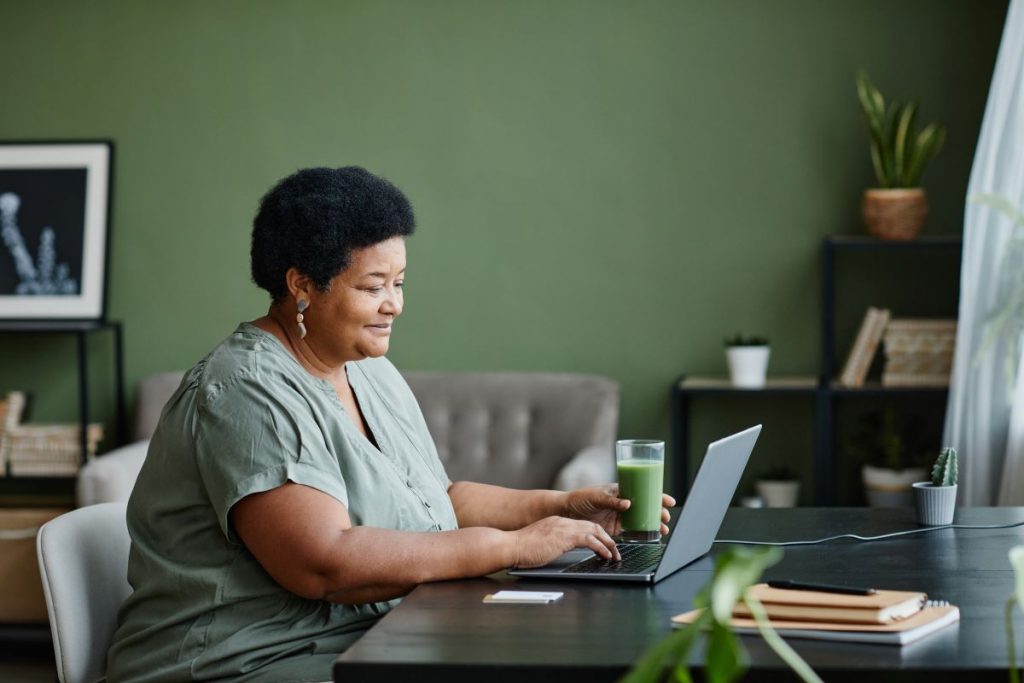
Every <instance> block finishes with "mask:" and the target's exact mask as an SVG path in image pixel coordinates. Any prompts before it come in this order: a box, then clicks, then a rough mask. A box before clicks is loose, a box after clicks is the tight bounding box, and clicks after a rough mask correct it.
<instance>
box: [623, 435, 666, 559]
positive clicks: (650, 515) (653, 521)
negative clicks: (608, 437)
mask: <svg viewBox="0 0 1024 683" xmlns="http://www.w3.org/2000/svg"><path fill="white" fill-rule="evenodd" d="M615 463H616V468H617V470H618V479H619V498H626V499H628V500H629V502H630V505H629V509H628V510H626V511H625V512H623V513H622V517H621V521H622V535H621V537H620V539H621V540H622V541H624V542H626V543H657V542H659V541H660V540H661V496H662V491H663V490H664V489H663V485H664V481H663V479H664V469H665V442H664V441H654V440H651V439H623V440H621V441H616V442H615Z"/></svg>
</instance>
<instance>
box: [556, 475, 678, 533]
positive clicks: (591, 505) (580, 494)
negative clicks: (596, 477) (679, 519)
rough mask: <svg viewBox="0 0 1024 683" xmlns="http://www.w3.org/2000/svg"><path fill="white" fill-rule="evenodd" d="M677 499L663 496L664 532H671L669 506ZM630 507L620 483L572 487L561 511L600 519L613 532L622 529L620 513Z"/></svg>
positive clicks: (580, 517) (571, 514)
mask: <svg viewBox="0 0 1024 683" xmlns="http://www.w3.org/2000/svg"><path fill="white" fill-rule="evenodd" d="M675 504H676V501H675V499H674V498H673V497H672V496H670V495H668V494H667V493H665V494H662V499H661V505H662V508H661V522H662V524H661V534H662V536H664V535H665V534H667V533H668V524H667V522H668V520H669V514H668V508H670V507H674V506H675ZM628 509H629V501H628V500H626V499H624V498H619V485H618V484H605V485H603V486H589V487H587V488H585V489H576V490H575V491H569V492H568V493H567V494H566V496H565V509H564V510H563V512H562V515H563V516H565V517H571V518H573V519H586V520H590V521H591V522H597V523H598V524H600V525H601V526H602V527H604V530H605V531H607V532H608V533H609V534H610V535H612V536H616V535H618V534H620V533H622V524H621V523H620V521H619V516H620V515H621V513H622V512H623V511H625V510H628Z"/></svg>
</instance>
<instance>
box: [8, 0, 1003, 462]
mask: <svg viewBox="0 0 1024 683" xmlns="http://www.w3.org/2000/svg"><path fill="white" fill-rule="evenodd" d="M1005 9H1006V3H1005V2H1004V1H1003V0H998V1H990V2H963V1H957V0H916V1H908V0H904V1H899V2H893V1H892V0H872V1H865V0H844V1H842V2H820V0H774V1H772V2H717V1H712V0H705V1H703V2H680V1H662V2H654V1H650V2H618V1H616V2H613V1H593V0H587V1H584V0H579V1H575V2H571V1H568V0H558V1H551V0H543V1H540V0H538V1H512V0H509V1H506V2H481V1H478V0H466V1H454V0H448V1H436V2H419V1H414V0H410V1H408V2H388V1H385V2H369V1H366V2H338V1H321V2H280V1H279V2H270V1H260V2H252V1H247V2H218V1H213V2H209V1H188V2H181V1H179V2H139V1H130V2H129V1H126V2H71V1H68V2H57V1H53V0H48V1H33V2H27V1H25V2H12V1H9V0H8V1H6V2H3V3H0V26H3V29H2V31H3V34H2V40H0V61H2V63H3V64H4V65H5V68H4V73H3V76H2V77H0V83H2V86H3V88H2V95H3V106H2V107H0V131H2V136H3V137H5V138H7V139H12V140H17V139H25V138H73V137H109V138H112V139H113V140H114V141H115V142H116V146H117V147H116V177H115V181H114V182H115V185H114V205H113V228H112V230H113V233H112V234H113V242H112V248H111V253H110V259H111V260H110V268H111V270H110V278H109V284H110V290H109V299H108V301H109V314H110V316H111V317H112V318H114V319H118V320H122V321H124V324H125V335H126V336H125V341H126V363H127V365H126V371H127V383H128V387H129V391H130V389H131V387H132V386H133V385H134V383H135V381H136V380H138V379H139V378H140V377H142V376H144V375H146V374H149V373H153V372H157V371H163V370H168V369H181V368H185V367H187V366H189V365H191V364H192V363H194V362H195V361H196V360H197V359H199V358H200V357H201V356H202V355H203V354H204V353H205V352H206V351H207V350H208V349H210V348H211V347H212V346H213V345H214V344H215V343H217V342H218V341H219V340H220V339H221V338H223V337H224V336H225V335H226V334H227V333H229V332H230V331H231V330H232V329H233V327H234V325H235V324H236V323H237V322H238V321H240V320H247V319H252V318H255V317H257V316H259V315H261V314H262V313H263V312H264V310H265V307H266V303H267V302H266V298H265V296H264V295H263V294H262V293H261V292H259V291H258V290H257V289H256V288H255V286H253V285H252V284H251V283H250V282H249V278H248V263H247V251H248V234H249V222H250V220H251V217H252V215H253V213H254V211H255V208H256V203H257V200H258V198H259V197H260V195H261V194H262V193H263V192H264V191H265V190H266V189H267V188H268V187H269V186H270V185H271V184H272V183H273V182H274V181H275V180H277V179H278V178H280V177H282V176H283V175H285V174H287V173H289V172H291V171H293V170H295V169H296V168H299V167H304V166H310V165H344V164H361V165H364V166H366V167H367V168H369V169H371V170H373V171H375V172H378V173H381V174H383V175H385V176H387V177H388V178H390V179H391V180H393V181H394V182H395V183H396V184H397V185H399V186H400V187H401V188H403V189H404V190H405V191H406V193H407V194H408V195H409V197H410V198H411V200H412V202H413V205H414V207H415V208H416V211H417V215H418V219H419V231H418V234H417V235H416V236H414V237H413V238H412V240H411V241H410V243H409V258H410V268H409V277H408V282H407V287H408V289H407V306H406V313H405V315H404V316H403V318H402V319H401V320H400V322H399V324H398V325H397V327H396V333H395V338H394V343H393V347H392V348H393V350H392V353H391V357H392V359H393V360H394V361H395V363H396V364H397V365H398V366H399V367H401V368H405V369H443V370H554V371H573V372H592V373H600V374H604V375H608V376H611V377H613V378H615V379H616V380H618V381H619V382H621V385H622V398H623V410H622V428H621V432H622V434H623V435H629V436H641V435H643V436H654V435H665V434H667V431H668V388H669V385H670V383H671V382H672V380H673V378H675V377H676V376H677V375H679V374H680V373H682V372H687V373H691V374H693V373H698V374H708V373H721V372H724V360H723V354H722V349H721V341H722V337H723V336H725V335H726V334H729V333H732V332H735V331H737V330H743V331H746V332H757V333H761V334H766V335H768V336H769V337H771V339H772V340H773V352H772V353H773V356H772V365H771V370H772V371H773V372H775V373H783V374H787V373H788V374H794V373H803V374H808V373H811V374H813V373H815V372H816V371H817V369H818V365H819V355H820V353H819V349H818V327H817V325H818V317H819V312H818V311H819V305H820V303H819V291H818V290H819V284H818V282H819V281H818V278H819V273H818V248H819V244H820V240H821V238H822V236H824V235H827V234H832V233H856V232H860V231H861V228H860V227H859V217H858V206H859V197H860V192H861V190H862V188H864V187H865V186H867V185H869V184H870V183H871V180H872V178H871V172H870V166H869V161H868V155H867V147H866V143H865V134H864V132H863V130H862V128H861V123H860V120H859V118H858V109H857V103H856V99H855V94H854V87H853V78H854V74H855V72H856V71H857V69H858V68H860V67H865V68H867V69H868V71H869V72H870V74H871V75H872V77H873V78H874V80H875V81H876V83H877V84H878V85H879V86H880V87H881V88H882V90H883V92H885V93H886V94H888V95H891V96H897V97H900V98H904V99H905V98H911V97H917V98H919V100H920V103H921V112H922V115H923V116H924V118H926V119H938V120H941V121H942V122H944V123H945V124H946V125H947V126H948V129H949V139H948V142H947V147H946V149H945V151H944V152H943V153H942V154H941V156H940V157H939V158H938V159H937V160H936V161H935V163H934V164H933V165H932V166H931V168H930V170H929V171H927V172H926V174H925V178H924V181H925V184H926V186H927V188H928V190H929V194H930V198H931V203H932V218H931V220H930V224H929V226H928V228H927V230H928V231H929V232H934V233H944V232H956V231H958V230H959V226H960V218H961V216H962V211H963V195H964V192H965V188H966V183H967V178H968V173H969V169H970V163H971V158H972V155H973V151H974V146H975V141H976V139H977V134H978V129H979V126H980V121H981V116H982V112H983V109H984V105H985V97H986V93H987V90H988V84H989V80H990V77H991V71H992V66H993V63H994V58H995V54H996V50H997V47H998V42H999V37H1000V32H1001V28H1002V21H1003V17H1004V14H1005ZM858 315H859V312H858ZM109 355H110V354H109V341H108V340H107V339H106V338H105V337H100V336H97V337H96V338H95V344H94V349H93V354H92V362H91V368H92V370H93V374H94V377H95V378H96V380H97V383H96V386H95V387H94V394H95V405H96V407H97V409H99V410H100V412H101V413H102V416H103V417H104V418H105V419H107V420H108V421H109V420H110V419H111V415H112V413H113V410H112V401H111V399H110V397H109V394H110V386H111V384H110V380H109V379H108V378H107V377H108V375H109V374H110V367H111V366H110V360H109ZM0 358H2V361H0V391H6V390H8V389H12V388H24V389H28V390H29V391H31V392H32V393H33V394H34V395H35V412H34V415H33V417H34V418H35V419H50V420H73V419H74V418H75V398H74V396H75V395H74V382H73V377H74V373H73V369H74V345H73V343H72V342H71V340H70V339H56V338H48V337H38V336H33V337H17V338H14V337H2V338H0ZM723 410H725V409H723ZM736 410H740V411H747V412H745V413H744V414H743V416H742V420H743V421H750V417H751V415H750V413H749V408H743V407H737V408H736ZM766 410H767V411H769V412H771V411H774V412H776V413H782V415H781V416H780V419H781V420H783V422H784V421H785V420H786V419H787V414H788V412H789V411H788V410H787V409H780V407H779V406H771V407H769V408H766ZM795 412H799V411H795ZM703 415H704V417H703V419H702V420H701V422H700V425H701V427H700V429H701V430H704V432H707V433H708V434H710V433H712V432H714V431H715V430H716V428H717V427H716V419H719V418H718V417H717V411H714V410H705V411H704V414H703ZM791 419H792V420H794V421H795V422H794V425H795V426H794V427H793V429H788V430H787V429H780V430H776V432H777V433H776V435H775V436H771V437H770V438H769V439H768V441H767V443H768V446H769V447H770V448H774V449H776V450H787V449H790V448H792V449H803V450H804V451H806V457H807V459H809V451H808V450H807V449H809V437H808V438H807V439H805V438H804V436H803V434H804V433H807V432H808V428H809V423H807V422H806V418H802V417H799V416H798V417H793V418H791ZM700 433H701V432H700V430H698V434H700ZM787 434H788V435H787ZM772 439H775V441H772ZM801 457H802V456H801Z"/></svg>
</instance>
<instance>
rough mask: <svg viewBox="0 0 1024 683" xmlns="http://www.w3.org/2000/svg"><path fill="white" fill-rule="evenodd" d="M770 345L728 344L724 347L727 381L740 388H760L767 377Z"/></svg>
mask: <svg viewBox="0 0 1024 683" xmlns="http://www.w3.org/2000/svg"><path fill="white" fill-rule="evenodd" d="M769 355H771V347H770V346H730V347H728V348H726V349H725V359H726V362H727V363H728V364H729V381H730V382H732V385H733V386H734V387H739V388H741V389H760V388H761V387H763V386H764V384H765V381H766V380H767V377H768V356H769Z"/></svg>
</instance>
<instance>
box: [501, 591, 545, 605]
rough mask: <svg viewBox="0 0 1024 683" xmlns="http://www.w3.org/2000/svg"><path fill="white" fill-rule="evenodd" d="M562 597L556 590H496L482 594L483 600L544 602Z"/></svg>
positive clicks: (527, 602)
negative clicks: (495, 591)
mask: <svg viewBox="0 0 1024 683" xmlns="http://www.w3.org/2000/svg"><path fill="white" fill-rule="evenodd" d="M561 597H562V593H561V592H558V591H547V592H545V591H498V592H497V593H492V594H491V595H485V596H484V602H503V603H526V604H544V603H547V602H554V601H555V600H558V599H560V598H561Z"/></svg>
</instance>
